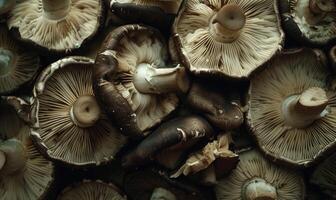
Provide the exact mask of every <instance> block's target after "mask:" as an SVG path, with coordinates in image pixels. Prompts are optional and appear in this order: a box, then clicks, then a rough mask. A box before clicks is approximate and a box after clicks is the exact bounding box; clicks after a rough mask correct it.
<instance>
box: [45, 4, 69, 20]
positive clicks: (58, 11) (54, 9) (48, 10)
mask: <svg viewBox="0 0 336 200" xmlns="http://www.w3.org/2000/svg"><path fill="white" fill-rule="evenodd" d="M42 5H43V11H44V15H45V16H46V17H47V18H48V19H50V20H61V19H64V18H65V17H66V16H67V14H68V13H69V11H70V9H71V0H42Z"/></svg>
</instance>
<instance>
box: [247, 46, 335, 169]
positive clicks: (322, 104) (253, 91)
mask: <svg viewBox="0 0 336 200" xmlns="http://www.w3.org/2000/svg"><path fill="white" fill-rule="evenodd" d="M325 63H326V62H325V56H324V54H323V53H322V52H321V51H317V50H311V49H300V50H292V51H287V52H284V53H282V54H280V55H279V56H277V57H275V58H274V59H273V60H272V61H271V62H269V63H268V64H267V69H265V70H264V71H263V72H261V73H260V74H258V75H257V76H254V77H253V78H252V79H251V85H250V89H249V111H248V114H247V122H248V125H249V127H250V129H251V133H252V135H253V136H254V137H255V138H256V140H257V142H258V144H259V147H260V148H261V149H262V151H263V152H264V153H266V155H268V156H270V157H272V159H274V160H275V161H277V160H279V161H282V162H284V163H287V164H289V165H293V166H302V167H307V166H309V165H312V164H314V161H315V162H316V161H318V158H320V156H322V155H324V154H325V153H327V152H328V150H331V149H333V148H334V147H335V145H336V143H335V139H336V130H335V128H334V127H335V123H336V107H335V105H336V104H335V101H336V93H335V91H334V90H331V89H330V88H328V85H329V84H328V83H327V80H328V79H327V78H328V76H329V75H330V72H329V71H328V68H327V66H326V64H325Z"/></svg>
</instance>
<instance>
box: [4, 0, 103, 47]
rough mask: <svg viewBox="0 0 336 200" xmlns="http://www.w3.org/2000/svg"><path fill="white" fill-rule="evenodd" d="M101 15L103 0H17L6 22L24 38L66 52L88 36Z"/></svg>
mask: <svg viewBox="0 0 336 200" xmlns="http://www.w3.org/2000/svg"><path fill="white" fill-rule="evenodd" d="M104 15H105V11H104V6H103V1H102V0H58V1H55V0H27V1H20V2H17V4H16V5H15V7H14V9H13V10H12V11H11V13H10V17H9V19H8V21H7V24H8V27H9V28H10V29H12V30H13V31H14V32H15V35H16V36H17V37H18V38H19V39H21V40H23V41H25V42H28V43H32V44H33V45H34V46H37V47H39V48H41V49H47V50H48V52H49V53H50V52H58V53H66V52H70V51H72V50H74V49H78V48H80V47H81V46H82V45H83V43H85V42H86V41H88V40H89V39H91V38H92V37H93V36H94V35H95V34H96V33H97V31H98V29H99V27H100V25H101V24H103V23H104V20H105V17H104ZM42 53H43V52H42Z"/></svg>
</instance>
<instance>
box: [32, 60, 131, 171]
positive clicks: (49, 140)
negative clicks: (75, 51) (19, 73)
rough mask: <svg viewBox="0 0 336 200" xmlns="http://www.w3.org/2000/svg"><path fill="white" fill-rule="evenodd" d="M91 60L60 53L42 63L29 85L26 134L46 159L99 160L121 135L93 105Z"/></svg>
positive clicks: (116, 147)
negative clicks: (29, 123)
mask: <svg viewBox="0 0 336 200" xmlns="http://www.w3.org/2000/svg"><path fill="white" fill-rule="evenodd" d="M93 63H94V61H93V60H92V59H89V58H86V57H77V56H74V57H66V58H63V59H61V60H59V61H57V62H54V63H52V64H51V65H50V66H48V67H47V68H46V69H45V70H44V71H43V72H42V74H41V75H40V76H39V78H38V80H37V82H36V84H35V87H34V95H33V96H34V102H33V108H32V113H31V115H32V121H33V123H34V124H33V128H32V136H33V138H34V139H35V141H36V143H37V144H38V146H39V148H40V149H41V151H42V152H44V153H45V154H46V155H47V156H48V157H49V158H51V159H54V160H59V161H62V162H64V163H67V164H70V165H77V166H85V165H100V164H102V163H106V162H108V161H110V160H111V159H113V158H114V156H115V154H116V153H117V152H118V151H119V149H120V148H121V147H122V146H123V145H124V143H125V142H126V138H125V137H124V136H122V135H121V134H120V132H119V131H118V130H117V129H116V128H114V126H113V124H111V122H110V120H109V119H108V118H107V116H106V115H105V113H104V112H103V110H102V109H101V108H100V107H99V106H98V103H97V100H96V97H95V96H94V94H93V90H92V82H91V80H92V73H93Z"/></svg>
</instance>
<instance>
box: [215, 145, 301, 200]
mask: <svg viewBox="0 0 336 200" xmlns="http://www.w3.org/2000/svg"><path fill="white" fill-rule="evenodd" d="M239 158H240V162H239V163H238V166H237V168H236V169H234V170H233V171H232V173H231V174H230V175H229V176H228V177H226V178H224V179H222V180H220V181H219V182H218V184H217V186H216V187H215V192H216V197H217V200H224V199H243V200H259V199H267V200H276V199H304V195H305V185H304V180H303V177H302V176H301V174H299V173H297V172H295V171H288V170H287V169H285V168H281V167H279V166H277V165H275V164H273V163H271V162H270V161H268V160H266V159H265V158H264V157H263V156H262V155H261V154H260V153H259V152H257V151H255V150H250V151H245V152H243V153H241V154H239Z"/></svg>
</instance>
